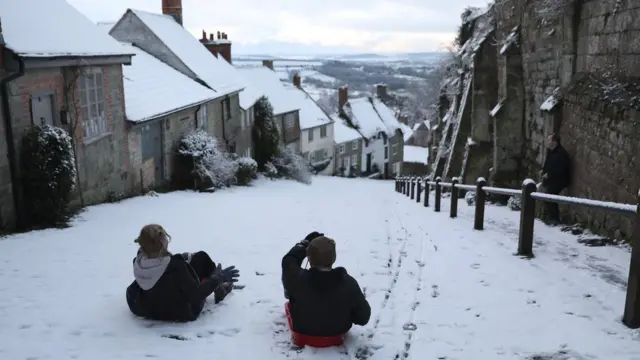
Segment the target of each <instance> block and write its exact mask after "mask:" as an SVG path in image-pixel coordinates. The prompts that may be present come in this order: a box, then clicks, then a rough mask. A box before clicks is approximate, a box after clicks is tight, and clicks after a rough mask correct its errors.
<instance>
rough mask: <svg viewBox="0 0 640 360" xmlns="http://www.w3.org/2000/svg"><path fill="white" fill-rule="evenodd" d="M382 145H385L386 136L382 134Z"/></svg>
mask: <svg viewBox="0 0 640 360" xmlns="http://www.w3.org/2000/svg"><path fill="white" fill-rule="evenodd" d="M382 143H383V144H385V145H387V135H386V134H382Z"/></svg>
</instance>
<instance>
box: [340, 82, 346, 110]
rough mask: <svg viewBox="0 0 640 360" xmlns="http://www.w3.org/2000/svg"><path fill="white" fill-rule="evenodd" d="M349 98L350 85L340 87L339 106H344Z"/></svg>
mask: <svg viewBox="0 0 640 360" xmlns="http://www.w3.org/2000/svg"><path fill="white" fill-rule="evenodd" d="M348 100H349V87H348V86H347V85H345V86H342V87H340V88H338V107H339V108H341V109H342V107H343V106H344V105H345V104H346V103H347V101H348Z"/></svg>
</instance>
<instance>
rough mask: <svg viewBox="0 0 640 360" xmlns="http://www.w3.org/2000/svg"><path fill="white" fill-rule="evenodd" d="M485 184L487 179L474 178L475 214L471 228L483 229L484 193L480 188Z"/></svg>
mask: <svg viewBox="0 0 640 360" xmlns="http://www.w3.org/2000/svg"><path fill="white" fill-rule="evenodd" d="M485 185H487V181H486V180H485V179H484V178H481V177H479V178H478V180H476V214H475V217H474V219H473V228H474V229H475V230H482V229H484V202H485V195H486V194H485V193H484V190H483V189H482V188H484V187H485Z"/></svg>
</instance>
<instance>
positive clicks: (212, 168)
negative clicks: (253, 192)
mask: <svg viewBox="0 0 640 360" xmlns="http://www.w3.org/2000/svg"><path fill="white" fill-rule="evenodd" d="M178 154H179V155H181V156H182V157H183V160H184V161H185V163H188V162H189V161H190V162H191V167H190V168H191V171H190V175H191V177H192V179H193V181H194V183H195V184H196V186H195V187H196V188H200V189H206V188H211V187H213V188H220V187H223V186H230V185H232V184H233V183H235V180H236V170H237V168H238V163H237V162H235V161H233V158H232V157H231V156H230V155H229V153H227V152H225V151H223V150H222V149H220V148H219V147H218V141H217V140H216V138H214V137H213V136H211V135H209V134H207V133H206V132H204V131H202V130H195V131H192V132H190V133H188V134H187V135H185V136H184V137H183V138H182V139H181V140H180V144H179V145H178Z"/></svg>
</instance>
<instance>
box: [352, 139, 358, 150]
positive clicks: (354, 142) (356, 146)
mask: <svg viewBox="0 0 640 360" xmlns="http://www.w3.org/2000/svg"><path fill="white" fill-rule="evenodd" d="M351 150H358V140H353V141H352V142H351Z"/></svg>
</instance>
